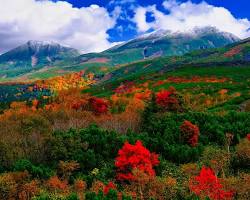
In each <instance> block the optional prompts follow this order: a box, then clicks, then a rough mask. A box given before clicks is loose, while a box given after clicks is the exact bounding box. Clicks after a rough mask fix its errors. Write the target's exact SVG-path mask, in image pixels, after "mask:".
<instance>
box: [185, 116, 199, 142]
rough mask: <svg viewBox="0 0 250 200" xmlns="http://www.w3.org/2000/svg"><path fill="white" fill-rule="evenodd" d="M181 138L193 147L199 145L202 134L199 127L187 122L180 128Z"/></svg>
mask: <svg viewBox="0 0 250 200" xmlns="http://www.w3.org/2000/svg"><path fill="white" fill-rule="evenodd" d="M180 130H181V138H182V139H183V140H184V141H185V142H187V143H188V144H189V145H191V146H192V147H195V146H196V145H197V144H198V137H199V134H200V130H199V127H198V126H196V125H194V124H192V123H191V122H190V121H187V120H185V121H184V122H183V123H182V125H181V126H180Z"/></svg>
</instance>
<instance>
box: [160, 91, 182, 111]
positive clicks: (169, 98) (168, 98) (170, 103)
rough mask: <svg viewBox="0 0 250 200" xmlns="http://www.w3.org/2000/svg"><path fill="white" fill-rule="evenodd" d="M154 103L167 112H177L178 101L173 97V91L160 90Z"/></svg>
mask: <svg viewBox="0 0 250 200" xmlns="http://www.w3.org/2000/svg"><path fill="white" fill-rule="evenodd" d="M156 103H157V104H158V105H159V106H161V107H162V108H164V109H167V110H178V108H179V101H178V99H177V98H176V95H175V89H174V88H170V89H169V90H162V91H160V92H158V93H156Z"/></svg>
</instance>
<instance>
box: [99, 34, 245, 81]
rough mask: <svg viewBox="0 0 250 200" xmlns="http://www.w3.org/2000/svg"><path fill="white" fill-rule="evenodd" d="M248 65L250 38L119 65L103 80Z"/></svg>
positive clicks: (133, 78) (122, 79) (130, 78)
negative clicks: (176, 54) (182, 69)
mask: <svg viewBox="0 0 250 200" xmlns="http://www.w3.org/2000/svg"><path fill="white" fill-rule="evenodd" d="M240 65H246V66H249V67H250V38H248V39H245V40H242V41H239V42H236V43H233V44H230V45H227V46H225V47H221V48H214V49H205V50H196V51H193V52H189V53H187V54H185V55H183V56H172V57H161V58H154V59H150V60H145V61H138V62H134V63H132V64H128V65H124V66H121V67H120V68H118V69H116V70H114V71H112V72H111V73H109V74H107V75H106V76H105V77H104V78H103V80H102V81H103V82H110V81H118V82H122V81H125V80H136V79H137V78H139V77H141V76H146V75H149V76H151V75H152V74H154V73H164V72H167V71H171V70H174V69H176V68H181V67H203V66H206V67H209V66H210V67H214V66H240Z"/></svg>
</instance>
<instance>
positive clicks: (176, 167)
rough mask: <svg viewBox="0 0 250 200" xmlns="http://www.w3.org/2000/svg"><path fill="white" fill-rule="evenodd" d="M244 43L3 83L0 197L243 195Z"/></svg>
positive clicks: (248, 95)
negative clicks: (108, 71)
mask: <svg viewBox="0 0 250 200" xmlns="http://www.w3.org/2000/svg"><path fill="white" fill-rule="evenodd" d="M248 44H249V43H248ZM239 45H240V46H241V48H236V47H237V46H239ZM243 47H246V43H244V42H241V43H239V44H236V45H232V46H230V47H225V48H221V49H217V50H210V51H208V50H207V51H200V52H192V53H190V54H187V55H185V56H184V57H172V59H171V60H169V58H160V59H154V60H147V61H144V62H138V63H133V64H130V65H124V66H118V67H117V69H115V70H114V71H112V73H111V74H106V75H105V76H104V78H103V79H102V77H103V74H102V75H101V74H93V73H90V72H88V71H80V70H79V71H80V72H77V73H70V74H68V75H64V76H58V77H54V78H50V79H46V80H38V81H35V82H33V83H25V84H21V83H19V84H17V83H16V84H5V85H4V84H2V85H1V86H0V87H1V88H0V102H1V103H0V112H1V114H0V199H3V200H13V199H19V200H31V199H32V200H58V199H60V200H78V199H79V200H82V199H86V200H99V199H111V200H112V199H114V200H115V199H119V200H120V199H124V200H129V199H136V200H137V199H140V200H145V199H155V200H161V199H176V200H177V199H180V200H182V199H186V200H191V199H193V200H195V199H210V200H223V199H225V200H227V199H239V200H245V199H247V198H249V191H250V184H249V183H250V172H249V169H250V166H249V163H250V125H249V121H250V113H249V111H250V100H249V99H250V92H249V91H250V90H249V87H250V68H249V63H248V62H244V63H240V62H239V63H237V64H236V63H235V62H234V61H237V59H238V58H239V59H241V60H242V59H243V58H244V59H245V58H246V57H245V56H246V52H245V49H244V48H243ZM208 52H209V53H208ZM247 52H248V51H247ZM205 54H206V55H205ZM202 55H203V56H202ZM221 55H223V57H221ZM193 56H197V57H199V60H200V61H201V62H200V61H199V62H196V61H194V62H193V65H192V63H190V60H191V59H192V58H193ZM220 59H221V60H220ZM215 60H218V62H217V63H216V65H213V61H215ZM202 63H203V64H202ZM180 64H181V65H180ZM205 64H208V66H205ZM198 65H200V66H202V67H200V66H198ZM221 65H223V66H221ZM176 66H177V67H176ZM104 71H105V70H104ZM104 71H103V72H104ZM100 79H101V80H100Z"/></svg>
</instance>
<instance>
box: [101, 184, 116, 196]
mask: <svg viewBox="0 0 250 200" xmlns="http://www.w3.org/2000/svg"><path fill="white" fill-rule="evenodd" d="M111 189H112V190H116V186H115V184H114V183H113V182H109V183H108V185H106V186H105V187H104V189H103V193H104V194H105V195H107V194H108V193H109V190H111Z"/></svg>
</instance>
